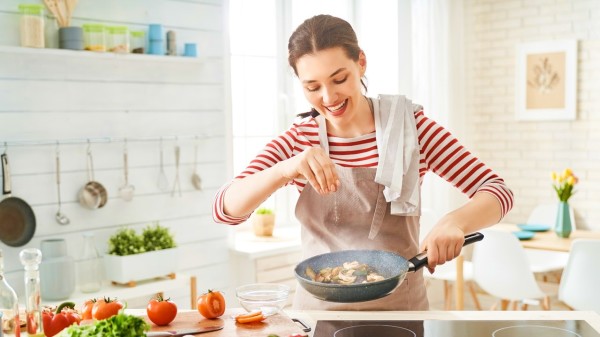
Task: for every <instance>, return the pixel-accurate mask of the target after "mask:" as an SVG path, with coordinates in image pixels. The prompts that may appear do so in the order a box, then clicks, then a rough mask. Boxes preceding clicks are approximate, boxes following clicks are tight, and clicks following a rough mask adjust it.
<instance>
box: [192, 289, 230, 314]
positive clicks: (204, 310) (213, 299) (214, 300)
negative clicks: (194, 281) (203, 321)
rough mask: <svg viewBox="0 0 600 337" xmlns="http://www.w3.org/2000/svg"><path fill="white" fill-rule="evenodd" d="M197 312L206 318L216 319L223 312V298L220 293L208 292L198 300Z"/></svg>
mask: <svg viewBox="0 0 600 337" xmlns="http://www.w3.org/2000/svg"><path fill="white" fill-rule="evenodd" d="M198 311H199V312H200V314H201V315H202V316H204V317H206V318H217V317H219V316H221V315H223V313H224V312H225V298H224V297H223V294H221V292H220V291H212V290H210V289H209V290H208V292H207V293H206V294H202V295H201V296H200V297H199V298H198Z"/></svg>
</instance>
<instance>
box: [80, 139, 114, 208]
mask: <svg viewBox="0 0 600 337" xmlns="http://www.w3.org/2000/svg"><path fill="white" fill-rule="evenodd" d="M87 171H88V180H89V181H88V182H87V184H85V186H83V187H82V188H81V190H80V191H79V203H80V204H81V205H82V206H83V207H85V208H89V209H97V208H102V207H104V205H106V202H107V201H108V192H106V188H104V186H102V184H100V183H99V182H97V181H95V180H94V162H93V159H92V151H91V150H90V149H89V148H88V152H87Z"/></svg>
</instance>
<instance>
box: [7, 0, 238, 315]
mask: <svg viewBox="0 0 600 337" xmlns="http://www.w3.org/2000/svg"><path fill="white" fill-rule="evenodd" d="M20 2H21V1H18V0H5V1H1V2H0V30H2V31H3V32H5V34H1V35H0V102H1V104H0V147H2V149H1V150H0V151H5V152H6V153H7V154H8V155H9V159H10V164H11V169H12V177H11V178H12V183H13V192H14V194H15V195H16V196H19V197H21V198H23V199H24V200H26V201H27V202H28V203H30V204H31V205H32V207H33V210H34V212H35V214H36V220H37V227H36V232H35V236H34V237H33V239H32V240H31V241H30V242H29V243H28V244H26V245H25V247H40V242H41V241H42V240H45V239H50V238H64V239H65V240H67V246H68V251H69V255H71V256H72V257H74V258H75V259H78V256H79V254H80V252H81V250H82V247H81V236H82V234H83V233H84V232H88V231H92V232H94V234H95V237H96V246H97V248H98V250H99V251H100V252H101V253H102V254H104V253H105V252H106V250H107V242H108V238H109V237H110V236H111V235H112V234H114V233H115V231H116V230H118V229H119V228H122V227H125V226H127V227H131V228H135V229H137V230H141V229H143V228H144V227H146V226H148V225H150V224H152V223H155V222H159V223H160V224H161V225H162V226H166V227H168V228H169V229H170V230H171V231H172V233H173V234H174V236H175V239H176V242H177V243H178V245H179V247H180V248H181V252H182V253H181V254H180V260H179V261H177V262H178V265H179V269H181V270H182V272H183V273H188V274H190V275H196V276H198V277H199V286H200V285H201V287H202V288H205V287H211V288H216V287H224V288H228V287H230V283H231V281H230V279H229V266H228V261H229V250H228V245H227V241H228V235H229V232H230V230H231V227H229V226H223V225H217V224H215V223H214V222H213V220H212V215H211V204H212V200H213V198H214V195H215V193H216V191H217V189H218V188H219V187H220V186H221V185H222V184H223V183H224V182H225V181H227V180H228V179H230V174H229V173H228V172H227V162H228V160H229V159H228V158H227V153H228V151H227V143H228V142H227V141H226V139H225V135H226V129H227V127H226V125H225V123H226V120H227V114H228V113H229V112H228V111H227V106H228V103H227V102H228V100H229V97H228V96H227V95H228V94H227V85H228V84H227V82H228V80H227V79H226V78H225V74H226V69H225V68H226V66H227V64H228V62H229V61H228V55H225V50H226V48H225V42H226V36H225V27H224V25H225V22H226V21H227V20H226V18H225V16H226V6H224V3H225V2H222V1H220V0H185V1H184V0H128V1H118V0H106V1H102V3H100V2H94V1H91V2H90V1H88V2H80V3H79V6H78V7H77V9H76V11H75V17H74V19H73V25H81V24H83V23H86V22H102V23H105V24H109V25H117V24H118V25H127V26H128V27H130V29H146V28H147V26H148V24H150V23H161V24H163V25H164V28H165V32H166V31H167V30H169V29H171V30H174V31H175V32H176V34H177V46H178V50H179V51H181V50H183V44H184V43H186V42H195V43H197V44H198V52H199V55H200V57H199V58H196V59H188V58H183V57H167V56H164V57H162V56H150V55H115V54H110V53H103V54H96V53H91V52H76V51H64V50H56V49H44V50H36V49H27V48H20V47H19V28H18V27H19V17H20V16H19V14H18V13H17V6H18V4H19V3H20ZM46 38H47V46H50V47H52V46H56V44H57V41H56V40H57V34H56V26H55V25H54V23H53V22H52V21H51V20H47V27H46ZM194 136H197V138H194ZM125 137H127V138H128V139H129V140H130V141H128V143H127V149H128V153H129V169H130V170H129V181H130V183H131V184H132V185H134V186H135V194H134V197H133V200H132V201H129V202H127V201H124V200H122V199H121V198H119V196H118V190H119V187H120V186H122V185H123V183H124V176H123V149H124V142H123V141H122V140H123V139H124V138H125ZM160 137H164V141H163V142H162V145H163V150H164V164H165V167H164V168H165V171H166V174H167V176H168V179H169V182H170V184H171V185H170V186H172V184H173V182H174V178H175V174H176V170H175V158H174V147H175V145H176V144H178V145H179V146H180V147H181V162H180V171H179V173H180V179H181V187H182V196H178V195H176V196H172V195H171V193H170V190H169V191H161V190H159V189H158V187H157V178H158V174H159V171H160V167H159V166H160V165H159V150H160V144H161V142H160V140H159V139H160ZM175 137H181V139H178V138H175ZM87 139H91V140H92V142H91V150H92V154H93V158H94V169H95V180H97V181H99V182H101V183H102V184H103V185H105V187H106V188H107V190H108V193H109V200H108V203H107V205H106V206H105V207H104V208H102V209H98V210H88V209H85V208H83V207H82V206H81V205H79V203H78V200H77V193H78V191H79V190H80V189H81V187H82V186H83V185H84V184H85V183H86V182H87V181H88V178H87V172H86V151H87V146H88V145H87V143H86V140H87ZM56 141H60V142H61V145H60V147H59V149H60V155H61V163H62V174H61V181H62V184H61V194H62V200H63V205H62V211H63V212H64V213H65V214H66V215H68V216H69V218H70V220H71V223H70V224H69V225H59V224H58V223H57V222H56V221H55V218H54V217H55V214H56V211H57V208H58V204H57V186H56V180H55V153H56V149H57V147H56V145H55V142H56ZM4 142H8V148H6V147H5V146H4ZM196 146H197V153H198V160H197V172H199V174H200V175H201V177H202V178H203V181H204V188H203V190H201V191H198V190H196V189H194V188H193V186H192V184H191V180H190V178H191V175H192V173H193V172H194V166H195V165H194V164H195V159H194V158H195V153H196V152H195V151H196ZM21 248H22V247H16V248H13V247H7V246H6V245H4V244H2V243H0V249H2V250H3V251H4V254H5V268H6V270H7V271H8V273H7V279H8V281H9V282H10V284H11V285H13V287H14V288H15V289H16V290H17V292H18V293H19V295H20V297H21V298H22V297H23V282H22V280H23V268H22V266H21V264H20V263H19V260H18V253H19V251H20V250H21ZM172 296H174V298H176V299H177V301H179V302H180V303H182V304H183V305H185V306H186V307H189V298H188V296H189V290H188V289H185V290H184V289H182V291H181V292H179V293H177V292H176V293H174V294H173V295H172ZM146 300H147V299H141V300H140V301H141V302H140V303H138V304H140V305H143V303H144V301H146Z"/></svg>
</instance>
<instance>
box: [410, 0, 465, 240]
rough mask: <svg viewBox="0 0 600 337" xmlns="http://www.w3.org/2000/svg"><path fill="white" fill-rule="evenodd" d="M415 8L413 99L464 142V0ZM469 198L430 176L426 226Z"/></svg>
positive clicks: (433, 0)
mask: <svg viewBox="0 0 600 337" xmlns="http://www.w3.org/2000/svg"><path fill="white" fill-rule="evenodd" d="M411 6H412V8H411V11H412V56H413V57H412V60H413V77H412V99H413V101H414V102H418V103H419V104H421V105H423V106H424V107H425V115H426V116H428V117H429V118H432V119H434V120H435V121H437V122H438V123H440V124H441V125H443V126H444V127H446V128H448V129H449V130H450V131H451V132H452V133H453V134H454V135H455V136H456V137H458V138H459V139H460V140H461V142H463V144H464V143H465V141H464V130H463V125H464V119H463V115H464V111H465V107H464V98H463V95H464V92H463V91H464V90H463V87H464V83H463V76H464V75H463V73H464V72H463V50H464V48H463V39H462V36H463V29H462V21H463V20H462V19H463V18H462V8H463V0H453V1H447V0H413V1H412V2H411ZM465 200H466V198H465V197H464V196H463V195H462V194H461V193H460V192H459V191H457V190H456V189H455V188H454V187H452V186H450V185H449V184H448V183H447V182H445V181H443V180H442V179H440V178H439V177H437V176H436V175H435V174H428V175H427V176H426V179H425V182H424V184H423V212H424V219H423V221H422V223H423V224H424V227H430V226H432V225H433V224H435V221H437V218H439V216H441V215H443V214H445V213H447V212H448V211H450V210H452V209H454V208H456V207H457V206H459V205H460V204H462V203H464V201H465ZM423 230H424V231H427V230H428V229H427V228H424V229H423Z"/></svg>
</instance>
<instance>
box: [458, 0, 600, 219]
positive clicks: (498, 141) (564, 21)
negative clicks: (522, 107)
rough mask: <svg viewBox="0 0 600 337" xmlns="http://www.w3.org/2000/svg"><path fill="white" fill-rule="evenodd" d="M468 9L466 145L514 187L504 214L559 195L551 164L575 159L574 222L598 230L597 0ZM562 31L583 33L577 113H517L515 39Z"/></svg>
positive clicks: (521, 212)
mask: <svg viewBox="0 0 600 337" xmlns="http://www.w3.org/2000/svg"><path fill="white" fill-rule="evenodd" d="M465 14H466V15H465V17H466V18H468V19H467V22H466V30H465V31H466V32H467V33H466V34H467V36H466V39H465V41H466V50H467V53H466V55H467V74H466V76H467V79H468V80H467V86H468V90H467V118H466V120H467V121H468V123H469V124H468V126H467V130H468V132H467V134H468V135H469V139H468V142H469V143H470V144H469V148H470V149H472V150H473V152H474V153H476V154H477V155H478V156H479V157H480V158H481V159H482V160H484V161H485V162H486V163H488V164H489V165H490V166H492V167H493V168H494V169H495V170H496V171H497V172H498V173H499V174H500V175H502V176H503V177H504V178H505V179H506V181H507V183H508V185H509V186H510V187H511V188H512V190H513V192H514V193H515V207H514V209H513V211H512V212H511V213H509V215H508V216H507V218H506V221H510V222H522V221H525V220H526V219H527V215H528V214H529V212H530V211H531V210H532V208H533V207H534V206H535V205H536V204H538V203H546V202H553V201H556V200H557V199H556V196H555V194H554V192H553V190H552V187H551V181H550V172H551V171H560V170H562V169H564V168H566V167H571V168H572V169H573V170H574V172H575V174H577V175H578V176H579V177H580V179H581V180H580V184H579V185H577V187H576V190H577V193H576V194H575V196H573V198H572V199H571V204H572V206H573V207H574V208H575V213H576V221H577V226H578V227H582V228H590V229H596V230H600V207H599V206H600V89H599V88H600V1H597V0H536V1H531V0H527V1H514V0H510V1H509V0H494V1H492V0H465ZM560 39H577V40H578V41H579V46H578V52H579V60H578V76H577V77H578V83H577V85H578V91H577V97H578V99H577V106H578V107H577V119H576V120H575V121H535V122H530V121H527V122H525V121H517V120H516V119H515V117H514V115H515V112H514V109H515V108H514V106H515V97H514V95H515V91H514V81H515V80H514V78H515V50H516V49H515V47H516V45H517V44H518V43H521V42H527V41H548V40H560Z"/></svg>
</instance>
